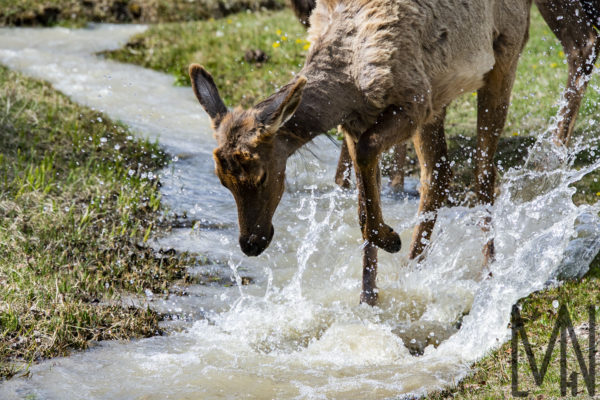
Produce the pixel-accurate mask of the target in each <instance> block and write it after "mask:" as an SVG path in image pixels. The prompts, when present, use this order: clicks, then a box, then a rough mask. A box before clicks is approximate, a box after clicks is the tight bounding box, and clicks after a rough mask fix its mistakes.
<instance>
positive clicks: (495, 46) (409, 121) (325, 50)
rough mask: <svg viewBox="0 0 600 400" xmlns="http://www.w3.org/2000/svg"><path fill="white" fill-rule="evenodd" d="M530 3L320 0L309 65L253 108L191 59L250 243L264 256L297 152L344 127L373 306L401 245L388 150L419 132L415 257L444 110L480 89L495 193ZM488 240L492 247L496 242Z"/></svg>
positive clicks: (428, 225)
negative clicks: (390, 200)
mask: <svg viewBox="0 0 600 400" xmlns="http://www.w3.org/2000/svg"><path fill="white" fill-rule="evenodd" d="M530 7H531V0H470V1H465V0H419V1H417V0H320V1H319V2H318V3H317V6H316V8H315V10H314V12H313V15H312V16H311V20H310V22H311V29H310V40H311V43H312V45H311V48H310V50H309V54H308V56H307V58H306V62H305V65H304V67H303V68H302V70H301V72H300V74H299V75H298V77H297V78H294V79H292V80H291V82H290V83H288V84H287V85H285V86H283V87H282V88H281V89H279V90H278V91H277V92H276V93H274V94H273V95H271V96H270V97H269V98H267V99H266V100H264V101H262V102H260V103H259V104H257V105H256V106H254V107H252V108H251V109H249V110H243V109H241V108H236V109H234V110H233V111H229V110H228V109H227V108H226V107H225V104H223V101H222V100H221V98H220V96H219V93H218V90H217V88H216V86H215V84H214V81H213V79H212V77H211V76H210V74H209V73H208V72H207V71H206V70H205V69H204V68H202V67H201V66H200V65H196V64H195V65H192V66H190V76H191V79H192V84H193V88H194V93H195V94H196V96H197V98H198V100H199V101H200V103H201V105H202V106H203V107H204V109H205V110H206V112H207V113H208V115H209V116H210V117H211V119H212V123H213V128H214V130H215V136H216V139H217V144H218V146H217V148H216V149H215V151H214V159H215V165H216V173H217V175H218V176H219V178H220V180H221V183H222V184H223V185H224V186H226V187H227V188H228V189H229V190H230V191H231V192H232V194H233V197H234V199H235V201H236V204H237V208H238V220H239V225H240V238H239V242H240V246H241V248H242V251H243V252H244V253H245V254H247V255H249V256H256V255H259V254H260V253H262V252H263V251H264V250H265V249H266V248H267V246H268V245H269V243H270V241H271V239H272V237H273V233H274V229H273V226H272V223H271V220H272V216H273V213H274V212H275V208H276V207H277V205H278V204H279V200H280V199H281V196H282V194H283V190H284V176H285V168H286V161H287V159H288V157H289V156H290V155H292V154H293V153H294V152H295V151H296V150H297V149H298V148H300V147H301V146H303V145H304V144H306V143H307V142H309V141H310V140H312V139H313V138H314V137H315V136H317V135H319V134H321V133H323V132H327V131H328V130H329V129H331V128H333V127H335V126H340V129H342V131H343V133H344V136H345V141H346V144H347V145H348V150H349V153H350V156H351V158H352V161H353V164H354V167H355V171H356V178H357V189H358V216H359V218H358V219H359V223H360V227H361V231H362V236H363V238H364V240H365V246H364V250H363V251H364V255H363V287H362V293H361V301H362V302H365V303H368V304H371V305H372V304H375V303H376V300H377V289H376V285H375V278H376V273H377V248H382V249H384V250H385V251H388V252H392V253H393V252H397V251H399V250H400V247H401V243H400V237H399V236H398V234H397V233H396V232H394V230H393V229H392V228H391V227H390V226H388V225H387V224H385V222H384V220H383V216H382V212H381V205H380V196H379V191H380V180H379V179H378V161H379V157H380V155H381V153H382V152H383V151H385V150H387V149H389V148H390V147H391V146H392V145H394V144H396V143H398V142H403V141H406V140H408V139H410V138H412V139H413V141H414V143H415V148H416V152H417V155H418V157H419V162H420V165H421V200H420V204H419V214H421V216H422V218H421V222H420V223H419V225H418V226H417V227H415V230H414V233H413V240H412V244H411V248H410V253H409V255H410V257H411V258H415V257H417V256H419V255H420V254H421V252H422V251H423V249H424V243H426V242H427V240H428V239H429V238H430V236H431V231H432V229H433V225H434V223H435V219H436V210H437V209H438V208H439V207H440V206H441V205H442V204H443V202H444V201H445V198H446V188H447V186H448V180H449V178H450V166H449V161H448V156H447V149H446V141H445V138H444V114H445V108H446V106H447V105H448V104H449V103H450V102H451V101H452V100H453V99H454V98H456V97H458V96H459V95H461V94H463V93H465V92H470V91H474V90H478V119H477V125H478V127H477V135H478V140H477V153H476V156H477V165H476V168H477V176H478V178H477V194H478V196H479V200H480V201H481V202H482V203H486V204H489V203H492V201H493V193H494V179H495V174H494V165H493V157H494V153H495V151H496V146H497V143H498V138H499V136H500V133H501V132H502V128H503V126H504V122H505V119H506V113H507V110H508V105H509V99H510V93H511V88H512V85H513V81H514V77H515V70H516V67H517V61H518V58H519V53H520V52H521V50H522V49H523V46H524V45H525V42H526V40H527V31H528V27H529V10H530ZM486 247H487V248H488V249H489V250H488V253H489V252H490V250H491V243H488V244H487V245H486Z"/></svg>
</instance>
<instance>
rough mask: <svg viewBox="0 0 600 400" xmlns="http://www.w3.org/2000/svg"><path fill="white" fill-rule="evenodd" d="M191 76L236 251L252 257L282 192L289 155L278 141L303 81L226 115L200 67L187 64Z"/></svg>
mask: <svg viewBox="0 0 600 400" xmlns="http://www.w3.org/2000/svg"><path fill="white" fill-rule="evenodd" d="M190 77H191V80H192V86H193V88H194V94H195V95H196V97H197V98H198V100H199V101H200V104H201V105H202V107H203V108H204V110H205V111H206V112H207V113H208V115H209V116H210V118H211V121H212V125H213V130H214V132H215V138H216V139H217V144H218V147H217V148H216V149H215V150H214V152H213V157H214V160H215V171H216V174H217V176H218V177H219V179H220V181H221V183H222V184H223V186H225V187H226V188H227V189H229V190H230V191H231V193H232V194H233V197H234V199H235V203H236V205H237V210H238V222H239V226H240V238H239V242H240V247H241V248H242V251H243V252H244V253H245V254H246V255H248V256H257V255H259V254H260V253H262V252H263V251H264V250H265V249H266V248H267V246H269V243H270V242H271V239H272V238H273V234H274V229H273V224H272V222H271V220H272V218H273V214H274V213H275V209H276V208H277V205H278V204H279V201H280V200H281V196H282V195H283V190H284V180H285V166H286V161H287V158H288V157H289V153H288V151H287V148H286V146H285V144H284V141H282V140H278V138H279V136H281V135H282V133H281V132H280V131H281V128H282V126H283V125H284V124H285V122H286V121H287V120H289V119H290V118H291V117H292V115H293V114H294V112H295V111H296V109H297V108H298V105H299V104H300V100H301V98H302V91H303V89H304V85H305V84H306V78H304V77H299V78H298V79H296V80H295V81H294V82H293V83H291V84H289V85H287V86H285V87H283V88H282V89H281V90H279V91H278V92H277V93H275V94H274V95H272V96H270V97H269V98H268V99H267V100H265V101H263V102H261V103H259V104H257V105H256V106H254V107H252V108H251V109H249V110H243V109H242V108H239V107H238V108H236V109H234V110H233V111H229V110H227V107H225V104H224V103H223V100H221V97H220V96H219V91H218V90H217V87H216V85H215V83H214V81H213V78H212V76H211V75H210V74H209V73H208V72H207V71H206V70H205V69H204V68H203V67H202V66H200V65H198V64H192V65H191V66H190Z"/></svg>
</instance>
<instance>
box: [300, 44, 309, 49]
mask: <svg viewBox="0 0 600 400" xmlns="http://www.w3.org/2000/svg"><path fill="white" fill-rule="evenodd" d="M302 48H303V49H304V50H308V49H310V43H306V44H305V45H304V47H302Z"/></svg>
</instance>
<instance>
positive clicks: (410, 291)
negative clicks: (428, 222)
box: [0, 26, 600, 399]
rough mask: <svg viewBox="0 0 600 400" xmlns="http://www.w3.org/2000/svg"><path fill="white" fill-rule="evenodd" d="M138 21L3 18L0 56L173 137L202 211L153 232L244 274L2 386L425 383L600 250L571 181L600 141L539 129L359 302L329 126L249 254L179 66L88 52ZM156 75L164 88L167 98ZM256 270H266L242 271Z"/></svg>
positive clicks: (368, 394)
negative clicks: (182, 325)
mask: <svg viewBox="0 0 600 400" xmlns="http://www.w3.org/2000/svg"><path fill="white" fill-rule="evenodd" d="M140 29H141V28H138V27H127V26H119V27H116V26H97V27H94V28H93V29H89V30H65V29H62V28H57V29H50V30H37V29H32V30H24V29H16V30H8V29H2V30H0V61H1V62H3V63H6V64H8V65H10V66H11V67H12V68H15V69H19V70H22V71H25V72H26V73H29V74H32V75H34V76H36V77H38V78H41V79H46V80H49V81H50V82H52V83H53V84H54V85H56V87H57V88H58V89H59V90H61V91H63V92H65V93H66V94H68V95H69V96H72V97H73V98H74V99H75V100H76V101H79V102H82V103H84V104H87V105H89V106H92V107H95V108H97V109H101V110H104V111H105V112H106V113H107V114H108V115H110V116H113V117H115V118H118V119H122V120H124V122H126V123H128V124H130V125H131V126H133V127H134V129H138V130H140V131H141V132H144V133H146V134H151V135H153V137H158V138H159V140H160V141H161V143H162V144H163V145H165V146H166V147H167V149H168V150H169V151H170V152H171V153H173V154H177V155H178V161H176V162H175V163H174V165H173V166H172V167H170V168H169V169H168V170H167V171H164V172H163V174H162V176H161V180H162V182H163V183H164V186H163V194H164V198H165V199H166V201H168V202H169V204H170V205H171V206H172V207H173V209H174V210H176V211H178V212H187V213H188V215H193V216H194V218H196V219H197V221H199V223H198V224H197V225H198V227H197V228H196V229H187V228H183V229H175V230H174V231H173V233H172V234H171V235H169V236H168V237H164V238H155V245H156V246H165V247H174V248H176V249H178V250H188V251H194V252H198V253H201V254H206V255H208V256H209V257H210V258H211V259H212V260H214V261H215V262H216V266H215V268H219V265H221V264H222V268H223V270H224V271H231V273H232V274H233V276H234V277H235V280H236V281H237V283H238V285H237V286H235V287H231V288H222V287H212V286H192V287H189V288H188V292H189V293H190V294H189V295H188V296H181V297H178V296H173V297H171V298H169V299H167V300H165V302H164V304H163V303H161V305H160V307H163V308H160V307H159V308H160V309H161V310H176V311H177V312H181V313H189V314H190V315H197V316H198V318H202V319H199V320H197V321H195V322H194V323H193V324H191V325H190V326H189V327H187V329H185V330H183V331H181V332H174V333H172V334H170V335H168V336H163V337H155V338H150V339H144V340H139V341H133V342H128V343H121V342H103V343H101V344H99V345H98V346H97V347H96V348H94V349H92V350H90V351H87V352H81V353H76V354H74V355H72V356H71V357H68V358H61V359H54V360H51V361H49V362H45V363H41V364H39V365H36V366H33V367H32V369H31V372H32V374H31V378H29V379H13V380H11V381H8V382H5V383H3V384H2V385H0V398H3V399H13V398H17V399H21V398H40V399H65V398H73V399H74V398H89V399H115V398H119V399H142V398H143V399H164V398H174V399H196V398H237V397H242V396H244V397H250V398H299V399H320V398H323V399H325V398H397V397H399V396H402V395H406V396H411V395H415V394H423V393H425V392H427V391H430V390H434V389H437V388H440V387H444V386H447V385H451V384H454V383H456V382H458V380H459V379H460V378H461V377H463V376H464V375H465V374H466V373H468V371H469V365H470V364H471V363H472V362H473V361H475V360H477V359H478V358H480V357H482V356H483V355H484V354H485V353H487V352H488V351H490V350H491V349H493V348H494V347H496V346H498V345H499V344H501V343H502V342H503V341H505V340H506V338H507V336H508V334H509V331H508V329H507V324H508V321H509V316H510V309H511V307H512V305H513V304H514V303H515V302H516V301H517V300H518V299H520V298H522V297H524V296H527V295H528V294H530V293H532V292H533V291H536V290H539V289H542V288H544V287H545V285H547V283H548V282H552V281H555V280H556V279H557V278H558V277H559V276H581V275H582V274H584V273H585V272H586V271H587V268H588V266H589V263H590V261H591V259H592V258H593V257H594V255H595V254H596V253H597V252H598V250H599V247H600V240H599V238H600V221H598V214H599V212H600V206H599V205H598V204H595V205H579V206H578V205H575V204H574V203H573V201H572V196H573V193H574V189H573V188H572V187H571V186H570V185H571V184H572V183H573V182H576V181H577V180H579V179H581V177H582V176H584V175H585V174H587V173H589V172H591V171H592V170H595V169H597V168H598V167H600V162H598V161H595V162H593V163H591V164H590V165H588V166H585V167H582V168H580V169H577V168H575V167H574V164H573V163H574V159H575V156H576V155H577V154H578V153H579V152H581V151H583V150H589V143H590V142H589V141H587V142H579V143H575V145H574V146H573V147H572V148H571V149H569V150H561V149H556V147H551V146H553V145H552V144H551V142H550V141H549V140H547V135H541V138H540V140H538V142H537V144H536V145H535V146H534V147H533V149H532V150H531V152H530V156H529V162H528V163H527V164H526V166H525V167H523V168H518V169H513V170H510V171H508V172H506V173H505V175H504V177H503V179H502V180H501V181H500V182H499V186H500V195H499V197H498V198H497V201H496V204H495V205H494V207H491V208H490V209H485V208H484V207H475V208H466V207H453V208H443V209H442V210H440V214H439V218H438V223H437V225H436V228H435V231H434V233H433V237H432V245H431V247H430V249H429V250H428V254H427V257H426V258H425V259H424V260H423V261H422V262H421V263H419V264H418V263H415V262H411V261H409V260H408V257H407V254H406V250H407V249H404V250H403V251H402V252H401V253H400V254H395V255H390V254H384V253H383V252H380V253H382V254H380V265H379V274H378V276H379V278H378V282H379V287H380V300H381V301H380V304H379V306H378V307H374V308H371V307H368V306H364V305H359V304H358V299H359V297H358V296H359V291H360V282H361V271H362V268H361V265H362V260H361V251H360V247H361V245H362V240H361V238H360V231H359V229H358V223H357V217H356V196H355V193H351V192H350V193H348V192H343V191H341V190H339V189H337V188H336V187H334V185H333V171H334V170H335V161H336V158H337V155H338V154H339V150H338V149H337V148H336V147H335V146H333V145H332V144H331V143H330V142H328V141H327V140H317V141H316V142H315V144H314V147H313V152H314V153H315V154H316V155H317V158H314V157H307V158H301V157H297V158H294V159H292V160H290V162H289V164H288V184H287V190H286V194H285V195H284V198H283V199H282V203H281V205H280V207H279V209H278V211H277V212H276V214H275V217H274V225H275V227H276V228H277V233H276V236H275V238H274V240H273V243H272V244H271V247H270V248H269V249H268V250H267V251H266V252H265V254H264V255H261V256H260V257H257V258H253V259H250V258H246V257H244V256H243V255H242V254H241V252H240V251H239V249H238V248H237V247H238V246H237V238H236V235H237V228H236V226H237V225H236V213H235V206H234V203H233V199H232V198H231V196H230V195H229V193H228V192H227V191H226V190H225V189H223V188H222V187H221V186H220V184H219V182H218V180H217V179H216V178H215V177H214V174H213V163H212V159H211V156H210V150H211V148H212V146H213V143H212V139H211V133H210V131H209V125H208V120H207V118H206V117H205V116H204V115H203V114H201V113H200V109H199V106H198V105H197V103H196V101H195V99H193V95H192V94H191V91H190V90H189V89H181V88H172V87H171V85H170V84H171V78H170V77H168V76H165V75H162V74H158V73H155V72H149V71H146V70H143V69H140V68H136V67H133V66H126V65H122V64H118V63H112V62H108V61H105V60H99V59H98V58H96V57H95V56H93V55H92V54H91V52H93V51H100V50H103V49H105V48H115V47H117V46H118V45H119V44H120V43H122V42H123V41H124V40H125V39H126V38H127V37H128V36H129V35H131V34H133V33H135V32H138V31H139V30H140ZM49 42H52V43H55V44H54V45H53V47H49V45H48V43H49ZM74 68H76V70H75V69H74ZM107 77H110V79H108V78H107ZM108 86H110V89H107V88H108ZM90 93H95V94H97V93H101V96H97V95H89V94H90ZM140 93H142V94H143V95H140ZM152 93H160V96H159V98H160V102H157V101H156V97H155V96H151V95H150V94H152ZM146 94H147V95H146ZM132 105H135V109H133V108H131V107H132ZM124 110H125V111H124ZM188 114H189V115H188ZM585 143H587V145H586V144H585ZM552 160H558V162H554V161H552ZM549 166H552V168H548V167H549ZM383 206H384V215H385V216H386V219H387V220H388V223H390V224H391V225H392V226H394V227H395V228H396V231H398V232H400V234H401V236H402V239H403V242H404V243H408V242H409V240H410V235H411V227H412V225H414V223H415V222H416V209H417V203H416V200H414V199H404V200H401V201H399V200H398V199H395V198H393V197H392V196H384V198H383ZM490 212H491V215H492V221H493V231H492V233H493V235H494V238H495V244H496V257H497V260H496V262H495V263H493V264H492V265H490V267H489V269H486V268H484V267H483V262H482V261H483V256H482V254H481V249H482V245H483V243H485V241H486V235H485V234H484V233H483V232H482V230H481V228H480V226H479V221H481V218H482V217H484V216H486V215H488V213H490ZM490 273H491V276H490ZM244 275H251V276H252V277H253V278H254V283H253V284H251V285H248V286H243V287H242V285H240V283H241V282H242V279H243V277H244ZM153 304H154V305H155V306H157V304H158V303H157V302H155V303H153ZM197 310H202V313H200V314H197ZM194 312H196V314H194ZM459 327H460V329H458V328H459ZM411 351H413V352H415V351H422V352H423V355H422V356H420V357H414V356H412V355H411ZM123 377H127V379H123Z"/></svg>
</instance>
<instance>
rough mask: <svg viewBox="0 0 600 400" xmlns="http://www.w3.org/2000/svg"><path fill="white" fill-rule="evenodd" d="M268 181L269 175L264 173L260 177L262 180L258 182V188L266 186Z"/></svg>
mask: <svg viewBox="0 0 600 400" xmlns="http://www.w3.org/2000/svg"><path fill="white" fill-rule="evenodd" d="M266 181H267V173H266V172H263V173H262V175H261V176H260V179H259V180H258V186H262V185H264V184H265V182H266Z"/></svg>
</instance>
